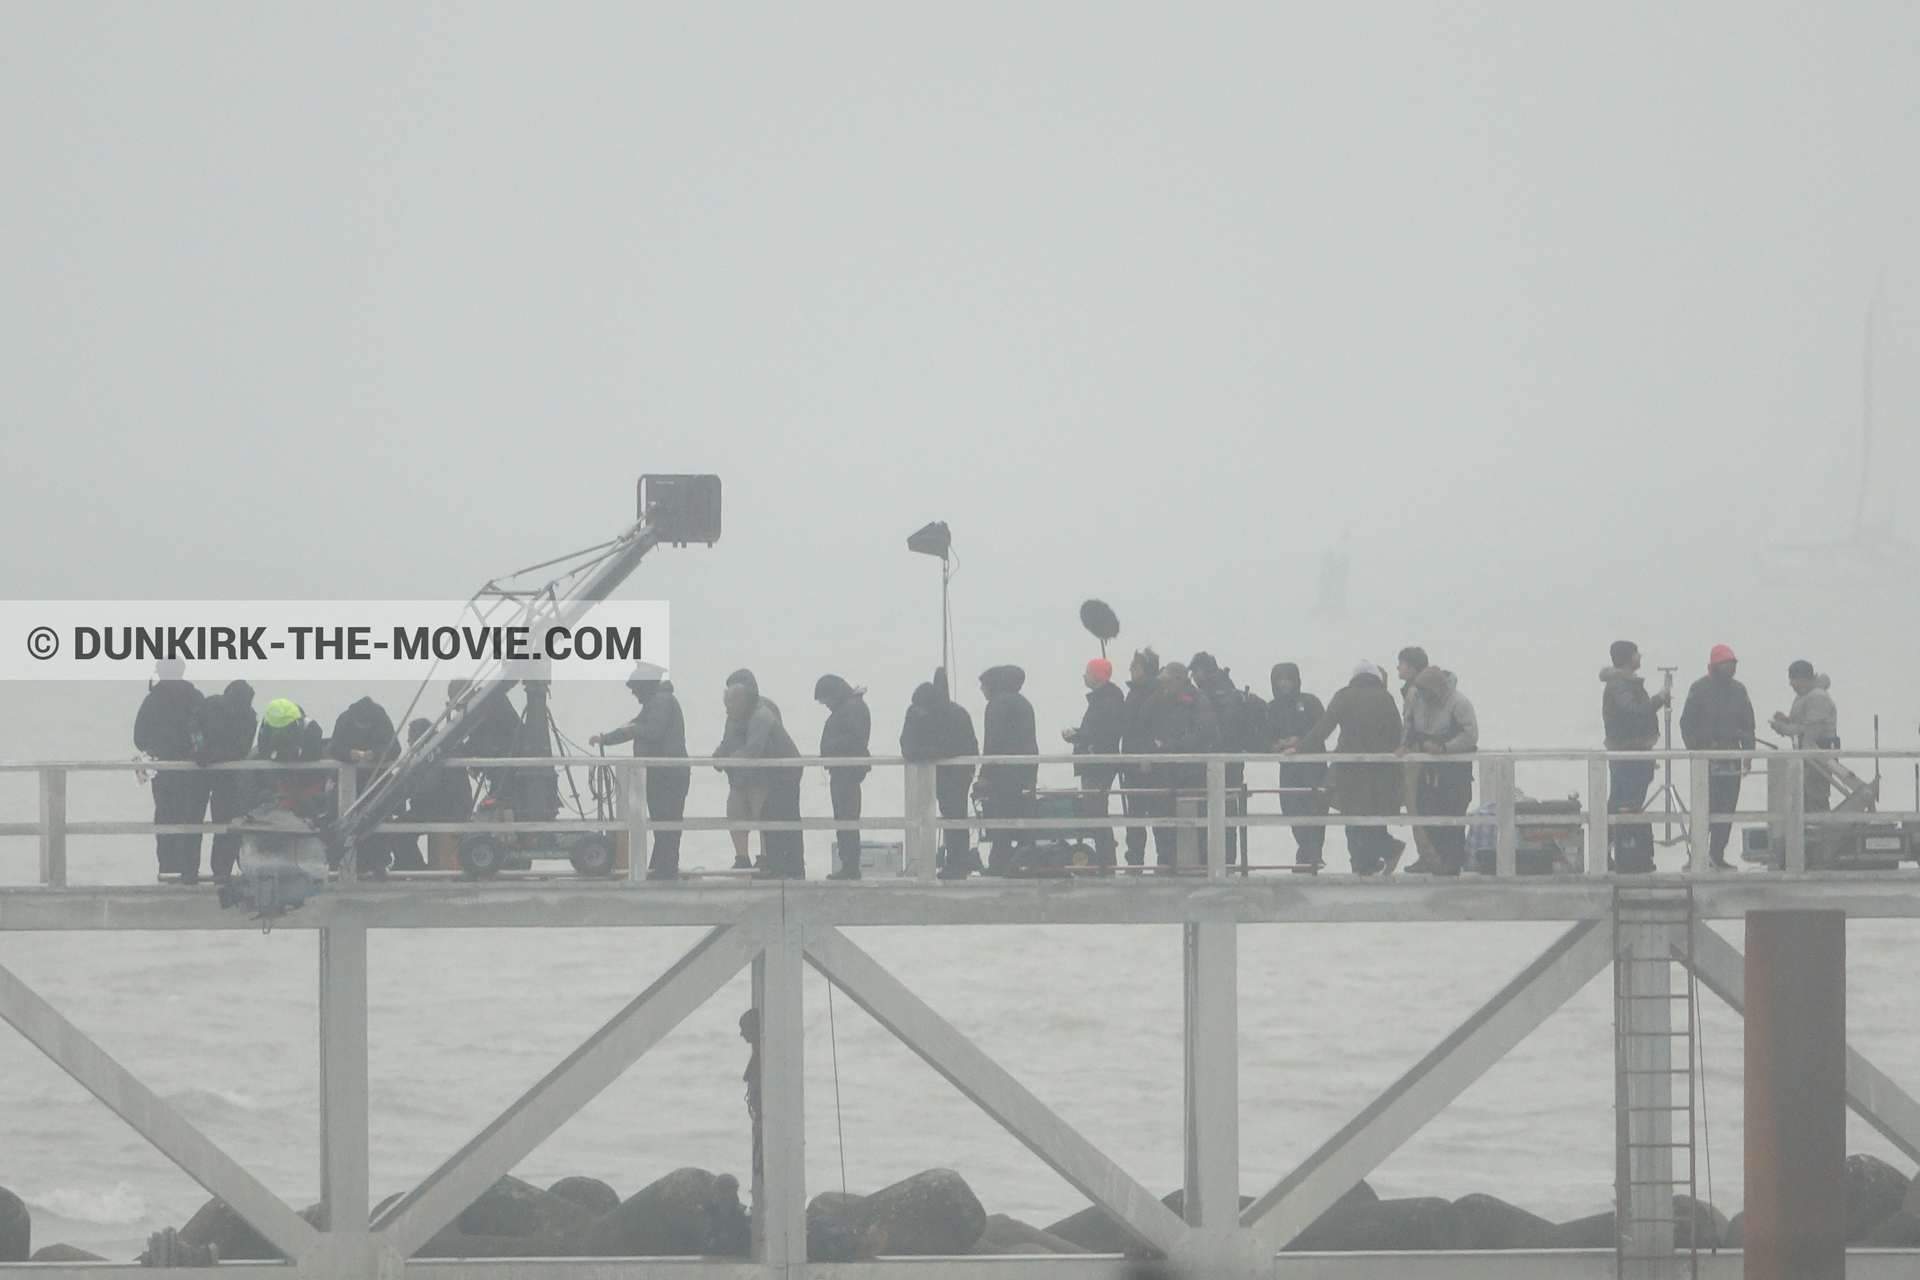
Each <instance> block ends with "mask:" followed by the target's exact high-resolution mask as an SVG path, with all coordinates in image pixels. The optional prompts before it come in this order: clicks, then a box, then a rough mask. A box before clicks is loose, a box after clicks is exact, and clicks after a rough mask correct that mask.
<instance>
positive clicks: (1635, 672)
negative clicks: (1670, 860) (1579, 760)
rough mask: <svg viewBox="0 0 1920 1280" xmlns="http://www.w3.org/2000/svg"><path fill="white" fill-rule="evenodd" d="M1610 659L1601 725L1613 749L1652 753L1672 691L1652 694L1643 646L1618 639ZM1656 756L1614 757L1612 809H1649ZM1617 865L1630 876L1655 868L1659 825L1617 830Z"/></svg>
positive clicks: (1611, 764) (1610, 765) (1627, 826)
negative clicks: (1655, 835) (1643, 672)
mask: <svg viewBox="0 0 1920 1280" xmlns="http://www.w3.org/2000/svg"><path fill="white" fill-rule="evenodd" d="M1607 657H1608V658H1609V659H1610V662H1609V664H1608V665H1607V666H1605V667H1602V668H1601V669H1600V681H1601V683H1602V684H1603V685H1605V686H1606V688H1605V691H1604V692H1602V693H1601V695H1600V723H1601V726H1602V728H1603V729H1604V731H1605V733H1606V748H1607V750H1609V751H1650V750H1652V749H1653V748H1654V747H1657V746H1659V745H1660V710H1661V708H1663V707H1665V706H1666V705H1667V703H1668V701H1669V698H1670V695H1669V694H1667V693H1666V692H1664V691H1662V692H1660V693H1656V694H1651V695H1649V694H1648V693H1647V682H1646V680H1645V679H1644V678H1642V676H1641V675H1640V661H1641V659H1640V646H1639V645H1637V644H1635V643H1634V642H1633V641H1631V640H1615V641H1614V642H1613V645H1612V647H1611V648H1609V649H1608V650H1607ZM1656 767H1657V766H1656V765H1655V763H1654V762H1653V761H1652V760H1613V761H1609V762H1608V764H1607V779H1608V786H1607V812H1609V813H1639V812H1640V811H1641V810H1643V809H1645V808H1646V807H1647V789H1648V788H1649V787H1651V786H1652V785H1653V775H1654V773H1655V771H1656ZM1611 843H1612V846H1613V869H1614V870H1615V871H1617V872H1620V873H1621V874H1624V875H1637V874H1643V873H1645V872H1649V871H1652V870H1653V825H1652V824H1651V823H1642V822H1635V823H1630V824H1619V825H1615V826H1614V827H1613V829H1612V842H1611Z"/></svg>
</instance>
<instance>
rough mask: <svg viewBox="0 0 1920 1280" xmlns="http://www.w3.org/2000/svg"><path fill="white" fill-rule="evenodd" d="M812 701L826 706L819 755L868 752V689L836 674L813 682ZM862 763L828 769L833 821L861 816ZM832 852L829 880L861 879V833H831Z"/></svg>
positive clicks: (837, 756) (841, 756) (870, 720)
mask: <svg viewBox="0 0 1920 1280" xmlns="http://www.w3.org/2000/svg"><path fill="white" fill-rule="evenodd" d="M813 700H814V701H815V702H817V703H819V704H820V705H821V706H823V707H825V708H826V709H827V722H826V723H825V724H823V725H821V726H820V754H821V755H822V756H824V757H825V758H827V759H829V760H834V759H841V760H844V759H847V758H849V757H853V756H865V755H867V754H868V751H867V744H868V742H869V740H870V739H871V738H872V737H873V714H872V713H871V712H869V711H868V710H867V691H866V690H865V689H856V688H854V687H853V686H852V685H850V684H848V683H847V682H846V681H845V680H843V679H841V678H840V677H839V676H835V675H825V676H821V677H820V678H819V679H818V680H816V681H814V685H813ZM866 776H867V768H866V766H864V765H839V766H837V767H834V768H830V769H828V770H827V794H828V795H829V796H830V797H831V798H832V800H833V820H834V821H835V822H846V821H849V820H851V819H855V818H858V817H859V816H860V784H861V783H862V782H863V781H865V780H866ZM833 847H834V851H835V852H836V853H837V854H838V855H839V861H840V865H839V866H838V867H836V868H834V869H833V870H832V871H829V872H828V873H827V879H829V880H858V879H859V878H860V833H859V832H858V831H836V832H834V833H833Z"/></svg>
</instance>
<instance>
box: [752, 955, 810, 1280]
mask: <svg viewBox="0 0 1920 1280" xmlns="http://www.w3.org/2000/svg"><path fill="white" fill-rule="evenodd" d="M803 947H804V934H803V927H802V926H801V924H800V922H799V921H798V920H788V921H786V922H785V923H783V924H782V925H781V926H779V928H778V930H777V932H776V933H775V934H774V936H773V938H772V939H771V940H770V941H769V942H768V944H767V949H766V951H765V952H764V953H762V955H761V956H760V958H759V959H758V960H756V961H754V974H755V977H756V979H757V981H756V982H755V983H754V997H755V1005H756V1007H757V1008H758V1009H759V1011H760V1133H761V1143H760V1170H759V1176H758V1177H757V1178H756V1184H757V1185H756V1187H755V1195H754V1202H753V1219H754V1221H753V1227H754V1235H755V1236H756V1238H757V1241H756V1242H757V1243H758V1244H759V1246H760V1259H761V1261H763V1262H764V1263H766V1265H767V1267H768V1268H769V1269H771V1270H774V1271H778V1272H781V1273H782V1274H784V1275H785V1276H787V1277H789V1278H790V1280H798V1278H799V1277H800V1276H801V1275H802V1274H803V1273H804V1271H805V1269H806V1264H807V1180H806V1173H807V1148H806V1130H807V1125H806V1111H805V1107H806V1093H805V1088H804V1084H805V1078H806V1062H805V1057H804V1052H805V1047H806V1034H805V1033H806V1028H805V1023H804V1018H805V1009H804V1008H803V1006H802V1002H801V984H800V980H801V976H802V972H803V969H804V966H805V960H804V958H803Z"/></svg>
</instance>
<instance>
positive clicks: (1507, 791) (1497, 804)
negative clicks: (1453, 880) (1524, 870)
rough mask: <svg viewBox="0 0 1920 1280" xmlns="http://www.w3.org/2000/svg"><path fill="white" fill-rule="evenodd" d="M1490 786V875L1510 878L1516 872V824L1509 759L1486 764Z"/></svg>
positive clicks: (1512, 777) (1518, 828)
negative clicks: (1492, 820) (1491, 867)
mask: <svg viewBox="0 0 1920 1280" xmlns="http://www.w3.org/2000/svg"><path fill="white" fill-rule="evenodd" d="M1488 772H1489V773H1490V774H1491V775H1492V777H1490V778H1489V779H1488V781H1489V782H1491V783H1492V784H1493V814H1494V821H1495V824H1496V825H1495V826H1494V835H1493V873H1494V874H1495V875H1497V876H1514V875H1518V874H1519V871H1520V824H1519V823H1518V822H1516V821H1515V820H1514V809H1513V802H1514V795H1513V782H1514V772H1515V770H1514V761H1513V757H1512V756H1508V757H1506V758H1505V759H1503V760H1494V761H1490V762H1489V763H1488Z"/></svg>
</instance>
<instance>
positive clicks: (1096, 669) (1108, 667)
mask: <svg viewBox="0 0 1920 1280" xmlns="http://www.w3.org/2000/svg"><path fill="white" fill-rule="evenodd" d="M1087 674H1088V675H1090V676H1099V677H1100V678H1101V679H1102V680H1111V679H1113V664H1112V663H1111V662H1108V661H1107V660H1106V659H1105V658H1095V659H1094V660H1093V661H1091V662H1089V663H1087Z"/></svg>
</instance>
